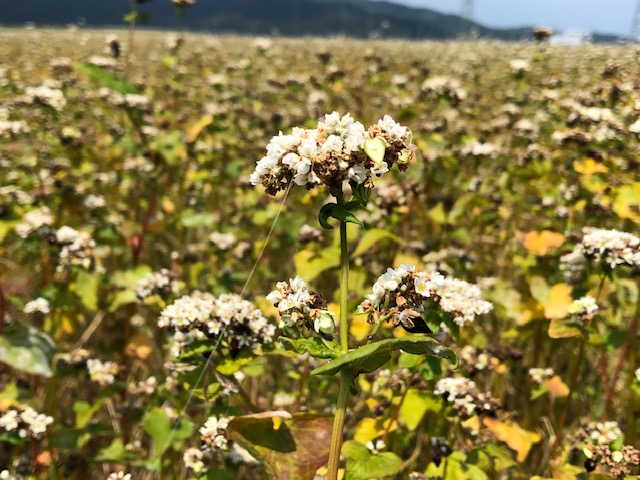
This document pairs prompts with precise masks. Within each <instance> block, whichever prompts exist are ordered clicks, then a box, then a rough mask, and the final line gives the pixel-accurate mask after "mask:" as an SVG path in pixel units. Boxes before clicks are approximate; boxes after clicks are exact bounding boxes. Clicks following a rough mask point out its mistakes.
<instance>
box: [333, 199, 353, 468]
mask: <svg viewBox="0 0 640 480" xmlns="http://www.w3.org/2000/svg"><path fill="white" fill-rule="evenodd" d="M341 197H342V196H340V197H338V203H342V201H343V200H342V198H341ZM348 293H349V252H348V245H347V223H346V222H340V346H341V347H342V353H347V352H348V351H349V324H348V321H347V308H348V305H347V300H348V299H347V295H348ZM340 377H341V378H340V392H339V393H338V403H337V405H336V415H335V417H334V419H333V432H332V434H331V450H330V452H329V463H328V466H327V479H328V480H336V479H337V478H338V467H339V466H340V449H341V447H342V433H343V429H344V420H345V417H346V414H347V400H348V398H349V388H350V386H351V376H350V375H349V373H347V372H344V371H343V372H342V373H341V374H340Z"/></svg>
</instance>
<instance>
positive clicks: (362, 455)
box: [342, 440, 402, 480]
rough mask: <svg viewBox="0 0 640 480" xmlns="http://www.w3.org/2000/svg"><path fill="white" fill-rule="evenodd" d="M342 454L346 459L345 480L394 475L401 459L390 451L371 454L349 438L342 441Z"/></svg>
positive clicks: (400, 464)
mask: <svg viewBox="0 0 640 480" xmlns="http://www.w3.org/2000/svg"><path fill="white" fill-rule="evenodd" d="M342 455H343V456H344V457H345V458H346V459H347V472H346V475H345V480H368V479H373V478H376V479H377V478H384V477H389V476H392V475H396V474H397V473H398V472H399V471H400V467H401V466H402V460H401V459H400V458H399V457H398V456H397V455H396V454H395V453H391V452H384V453H379V454H373V453H371V452H370V451H369V449H368V448H367V447H365V446H364V445H362V444H361V443H360V442H357V441H355V440H350V441H347V442H345V443H344V445H343V447H342Z"/></svg>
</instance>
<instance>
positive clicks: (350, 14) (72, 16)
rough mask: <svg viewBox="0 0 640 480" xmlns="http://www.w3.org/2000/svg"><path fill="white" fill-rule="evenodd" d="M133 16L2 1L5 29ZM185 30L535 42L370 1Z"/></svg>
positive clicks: (84, 0)
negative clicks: (471, 38)
mask: <svg viewBox="0 0 640 480" xmlns="http://www.w3.org/2000/svg"><path fill="white" fill-rule="evenodd" d="M139 10H140V11H142V12H147V13H149V20H148V21H147V25H148V26H149V27H154V28H170V29H177V28H181V25H182V23H181V19H180V17H179V16H178V15H177V14H176V11H175V8H174V7H173V5H172V4H171V2H170V0H154V1H152V2H150V3H144V4H142V5H139ZM128 11H129V2H128V1H127V0H55V1H52V0H21V1H15V0H0V12H2V14H1V15H0V24H3V25H23V24H25V23H27V22H33V23H35V24H36V25H40V26H45V25H49V26H56V25H68V24H73V23H80V24H84V25H86V26H87V27H103V26H122V25H124V22H123V17H124V15H126V14H127V12H128ZM185 25H186V27H187V28H188V29H190V30H200V31H208V32H215V33H239V34H247V35H271V34H278V35H285V36H301V35H314V36H327V35H348V36H351V37H360V38H369V37H385V38H389V37H391V38H409V39H439V40H445V39H455V38H460V37H465V36H468V35H469V33H470V32H472V31H473V32H475V34H476V35H478V36H479V37H483V38H495V39H501V40H520V39H524V38H530V37H531V28H528V27H526V28H513V29H496V28H489V27H485V26H482V25H479V24H476V23H471V22H469V21H467V20H465V19H464V18H462V17H460V16H457V15H445V14H442V13H439V12H436V11H434V10H430V9H426V8H412V7H408V6H405V5H399V4H396V3H391V2H386V1H370V0H232V1H228V0H197V1H196V4H195V5H194V6H192V7H189V8H187V9H186V17H185ZM599 39H600V37H599ZM602 39H603V40H605V39H606V40H614V39H615V37H602Z"/></svg>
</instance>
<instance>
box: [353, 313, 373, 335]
mask: <svg viewBox="0 0 640 480" xmlns="http://www.w3.org/2000/svg"><path fill="white" fill-rule="evenodd" d="M370 331H371V325H370V324H369V323H368V322H367V316H366V315H354V316H353V317H352V318H351V326H350V327H349V333H351V335H353V337H354V338H355V339H356V341H358V342H359V341H361V340H364V339H365V338H366V336H367V335H369V332H370Z"/></svg>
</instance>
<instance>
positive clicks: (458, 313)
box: [438, 277, 493, 326]
mask: <svg viewBox="0 0 640 480" xmlns="http://www.w3.org/2000/svg"><path fill="white" fill-rule="evenodd" d="M438 296H439V297H440V308H441V309H442V310H443V311H445V312H447V313H449V314H451V315H453V320H454V321H455V322H456V323H457V324H458V325H459V326H463V325H464V324H465V323H467V322H473V321H474V320H475V318H476V317H477V316H478V315H484V314H487V313H489V312H490V311H491V310H493V305H492V304H491V303H489V302H487V301H485V300H483V299H482V292H481V291H480V288H479V287H478V286H477V285H473V284H471V283H468V282H465V281H464V280H459V279H457V278H450V277H448V278H445V280H444V284H443V285H442V287H441V288H440V289H439V290H438Z"/></svg>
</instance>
